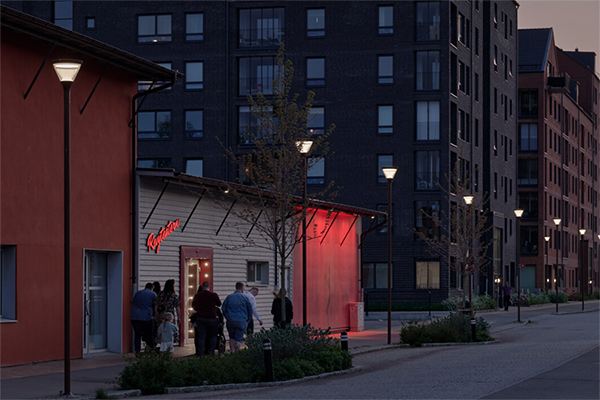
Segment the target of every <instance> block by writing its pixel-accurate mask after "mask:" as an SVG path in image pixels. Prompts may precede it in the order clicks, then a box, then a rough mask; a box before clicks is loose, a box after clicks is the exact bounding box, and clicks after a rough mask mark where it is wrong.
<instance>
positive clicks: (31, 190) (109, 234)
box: [0, 29, 137, 366]
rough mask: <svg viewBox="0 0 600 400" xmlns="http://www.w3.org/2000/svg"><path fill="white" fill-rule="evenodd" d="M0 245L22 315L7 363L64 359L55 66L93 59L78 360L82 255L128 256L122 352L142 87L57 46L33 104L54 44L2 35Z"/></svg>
mask: <svg viewBox="0 0 600 400" xmlns="http://www.w3.org/2000/svg"><path fill="white" fill-rule="evenodd" d="M1 39H2V57H1V71H0V72H1V79H2V92H1V108H2V120H1V131H2V136H1V164H0V168H1V170H0V172H1V176H0V179H1V193H0V194H1V208H0V218H1V230H0V243H1V244H3V245H16V246H17V247H16V249H17V265H16V270H17V276H16V281H17V282H16V286H17V289H16V317H17V322H13V323H3V324H2V327H1V329H2V335H1V338H0V344H1V347H2V360H1V362H2V365H3V366H4V365H14V364H21V363H28V362H38V361H46V360H54V359H60V358H62V357H63V355H64V346H63V342H64V330H63V324H64V319H63V315H64V309H63V307H64V306H63V293H64V289H63V288H64V286H63V282H64V278H63V276H64V275H63V271H64V257H63V218H64V214H63V90H62V86H61V84H60V83H59V81H58V78H57V76H56V73H55V72H54V69H53V67H52V64H51V60H52V59H55V58H77V59H81V60H83V61H84V63H83V66H82V68H81V70H80V72H79V75H78V76H77V79H76V82H75V83H74V84H73V87H72V107H71V109H72V114H71V115H72V116H71V123H72V125H71V245H72V248H71V299H72V303H71V328H72V329H71V354H72V356H73V357H74V358H78V357H81V356H82V335H83V332H82V315H83V310H82V303H83V290H82V287H83V253H84V248H85V249H98V250H114V251H123V287H124V292H123V302H124V303H125V304H124V310H123V334H122V336H123V347H124V350H129V347H130V342H131V334H130V324H129V315H130V311H129V310H130V299H131V283H130V276H131V261H130V260H131V237H132V229H131V222H130V221H131V217H130V210H131V196H132V195H131V146H132V141H131V133H130V129H129V128H128V121H129V119H130V115H131V111H130V110H131V97H132V96H133V94H135V93H136V91H137V86H136V82H137V79H136V77H135V76H133V75H132V74H130V73H125V72H124V71H122V70H119V69H118V68H116V67H109V68H108V70H107V72H106V73H105V75H104V76H103V78H102V80H101V82H100V84H99V85H98V87H97V89H96V91H95V93H94V95H93V96H92V98H91V100H90V102H89V104H88V106H87V108H86V110H85V112H84V113H83V114H80V112H79V111H80V110H81V108H82V107H83V104H84V103H85V101H86V99H87V98H88V96H89V95H90V93H91V91H92V89H93V87H94V85H95V84H96V81H97V80H98V78H99V76H100V74H101V73H102V70H103V69H104V63H101V62H100V61H97V60H95V59H92V58H90V57H87V56H83V55H82V54H79V53H77V52H75V51H72V50H65V49H62V48H60V47H59V46H57V47H56V48H55V49H54V51H53V52H52V54H51V56H50V57H49V59H48V61H47V62H46V64H45V66H44V68H43V69H42V71H41V73H40V75H39V77H38V79H37V81H36V83H35V85H34V86H33V88H32V90H31V92H30V93H29V96H28V97H27V99H26V100H24V99H23V96H24V94H25V92H26V90H27V88H28V87H29V85H30V83H31V82H32V80H33V78H34V76H35V74H36V72H37V70H38V68H39V67H40V65H41V64H42V62H43V60H44V58H45V56H46V54H47V52H48V50H49V48H50V44H49V43H48V42H45V41H42V40H37V39H31V38H30V37H28V36H27V35H24V34H15V33H14V32H13V31H11V30H8V29H2V37H1Z"/></svg>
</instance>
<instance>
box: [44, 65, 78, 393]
mask: <svg viewBox="0 0 600 400" xmlns="http://www.w3.org/2000/svg"><path fill="white" fill-rule="evenodd" d="M82 63H83V61H81V60H67V59H62V60H53V61H52V65H53V66H54V70H55V71H56V75H58V79H59V81H60V83H61V84H62V86H63V92H64V110H63V111H64V242H65V243H64V245H65V248H64V253H65V254H64V258H65V271H64V273H65V284H64V286H65V288H64V289H65V293H64V303H65V304H64V306H65V312H64V313H65V316H64V318H65V321H64V322H65V327H64V329H65V390H64V393H65V395H71V155H70V150H71V86H72V85H73V82H75V78H76V77H77V73H78V72H79V69H80V68H81V64H82Z"/></svg>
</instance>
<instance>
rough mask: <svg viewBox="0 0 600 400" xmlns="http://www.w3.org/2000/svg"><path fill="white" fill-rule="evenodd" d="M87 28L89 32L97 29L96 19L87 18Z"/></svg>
mask: <svg viewBox="0 0 600 400" xmlns="http://www.w3.org/2000/svg"><path fill="white" fill-rule="evenodd" d="M85 28H86V29H88V30H92V29H96V18H94V17H86V18H85Z"/></svg>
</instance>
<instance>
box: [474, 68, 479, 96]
mask: <svg viewBox="0 0 600 400" xmlns="http://www.w3.org/2000/svg"><path fill="white" fill-rule="evenodd" d="M474 78H475V101H479V74H478V73H477V72H475V77H474Z"/></svg>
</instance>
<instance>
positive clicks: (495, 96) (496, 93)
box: [494, 88, 498, 115]
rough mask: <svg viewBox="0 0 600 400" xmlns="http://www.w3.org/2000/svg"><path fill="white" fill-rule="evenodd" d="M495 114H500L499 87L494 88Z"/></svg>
mask: <svg viewBox="0 0 600 400" xmlns="http://www.w3.org/2000/svg"><path fill="white" fill-rule="evenodd" d="M494 114H496V115H498V88H494Z"/></svg>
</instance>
